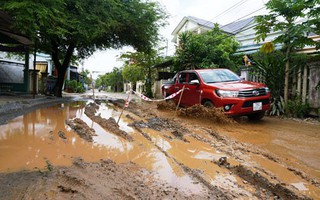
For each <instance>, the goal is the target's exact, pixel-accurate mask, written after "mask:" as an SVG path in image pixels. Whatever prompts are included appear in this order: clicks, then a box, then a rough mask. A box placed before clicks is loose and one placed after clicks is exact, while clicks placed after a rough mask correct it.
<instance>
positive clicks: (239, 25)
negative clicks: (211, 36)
mask: <svg viewBox="0 0 320 200" xmlns="http://www.w3.org/2000/svg"><path fill="white" fill-rule="evenodd" d="M188 20H189V21H193V22H195V23H197V24H198V25H199V26H201V27H206V28H208V29H213V27H214V25H215V23H213V22H211V21H207V20H204V19H200V18H197V17H193V16H188V17H184V18H183V19H182V20H181V21H180V23H179V24H178V26H177V27H176V28H175V29H174V30H173V32H172V35H175V34H177V33H178V32H179V30H180V29H181V28H182V27H183V25H184V24H185V23H186V22H187V21H188ZM252 21H254V17H250V18H247V19H243V20H239V21H235V22H231V23H229V24H226V25H219V26H220V29H221V30H222V31H224V32H226V33H228V34H236V33H238V32H240V31H241V30H242V29H243V28H244V27H246V26H247V25H248V24H249V23H251V22H252Z"/></svg>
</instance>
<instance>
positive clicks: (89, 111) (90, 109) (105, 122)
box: [84, 103, 133, 142]
mask: <svg viewBox="0 0 320 200" xmlns="http://www.w3.org/2000/svg"><path fill="white" fill-rule="evenodd" d="M98 109H99V106H98V105H97V104H95V103H90V104H88V105H87V106H86V108H85V112H84V113H85V114H86V115H87V116H88V117H89V118H90V119H91V120H92V121H94V122H96V123H98V124H99V125H100V126H101V127H102V128H104V129H106V130H108V131H110V132H111V133H113V134H116V135H118V136H120V137H122V138H124V139H126V140H128V141H129V142H132V141H133V138H132V136H131V135H129V134H128V133H127V132H125V131H123V130H121V129H120V127H119V125H118V124H117V122H116V120H115V119H114V118H112V117H110V118H109V119H105V118H102V117H100V116H96V115H95V114H96V111H97V110H98Z"/></svg>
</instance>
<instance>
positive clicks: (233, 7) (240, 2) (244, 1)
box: [203, 0, 248, 25]
mask: <svg viewBox="0 0 320 200" xmlns="http://www.w3.org/2000/svg"><path fill="white" fill-rule="evenodd" d="M247 1H248V0H241V1H239V2H238V3H236V4H234V5H232V6H231V7H229V8H228V9H226V10H225V11H222V12H221V13H220V14H218V15H217V16H215V17H213V18H212V19H210V20H209V21H207V22H206V23H204V24H203V25H208V24H209V23H214V22H213V20H214V19H216V18H218V17H220V16H222V15H224V14H226V13H228V12H230V11H231V10H233V9H235V8H237V7H239V6H241V5H242V4H244V3H246V2H247Z"/></svg>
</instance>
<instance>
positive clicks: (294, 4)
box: [255, 0, 319, 106]
mask: <svg viewBox="0 0 320 200" xmlns="http://www.w3.org/2000/svg"><path fill="white" fill-rule="evenodd" d="M318 3H319V0H316V1H314V0H270V1H269V2H268V3H266V7H267V9H268V10H269V12H270V14H269V15H263V16H258V17H257V18H256V21H257V23H258V25H257V26H256V27H255V30H256V36H257V37H256V40H257V41H258V42H259V41H264V40H265V39H266V37H267V36H268V34H269V33H270V32H279V31H280V32H281V34H280V35H279V36H277V37H276V38H275V39H274V41H273V42H274V43H280V44H282V45H283V51H284V52H285V81H284V102H285V105H286V106H287V104H288V96H289V93H288V91H289V72H290V63H291V55H292V53H294V50H295V48H303V47H304V46H306V45H315V44H316V43H315V42H314V41H313V40H312V39H310V38H308V35H309V34H310V33H311V32H312V31H316V26H315V22H317V25H318V26H319V21H316V20H315V19H319V12H317V13H316V12H315V11H314V10H315V8H316V7H317V6H316V5H317V4H318ZM308 16H309V17H310V18H309V19H308ZM306 17H307V19H305V20H304V21H303V22H300V23H299V22H298V20H301V18H306ZM318 32H319V30H318Z"/></svg>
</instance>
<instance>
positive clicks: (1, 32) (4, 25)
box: [0, 10, 33, 45]
mask: <svg viewBox="0 0 320 200" xmlns="http://www.w3.org/2000/svg"><path fill="white" fill-rule="evenodd" d="M12 21H13V20H12V18H11V17H10V15H9V14H8V13H6V12H4V11H2V10H0V43H4V44H23V45H31V44H33V43H32V41H30V40H29V39H28V38H27V37H26V36H24V35H22V34H21V33H19V31H17V30H14V29H13V28H12V24H13V22H12Z"/></svg>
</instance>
